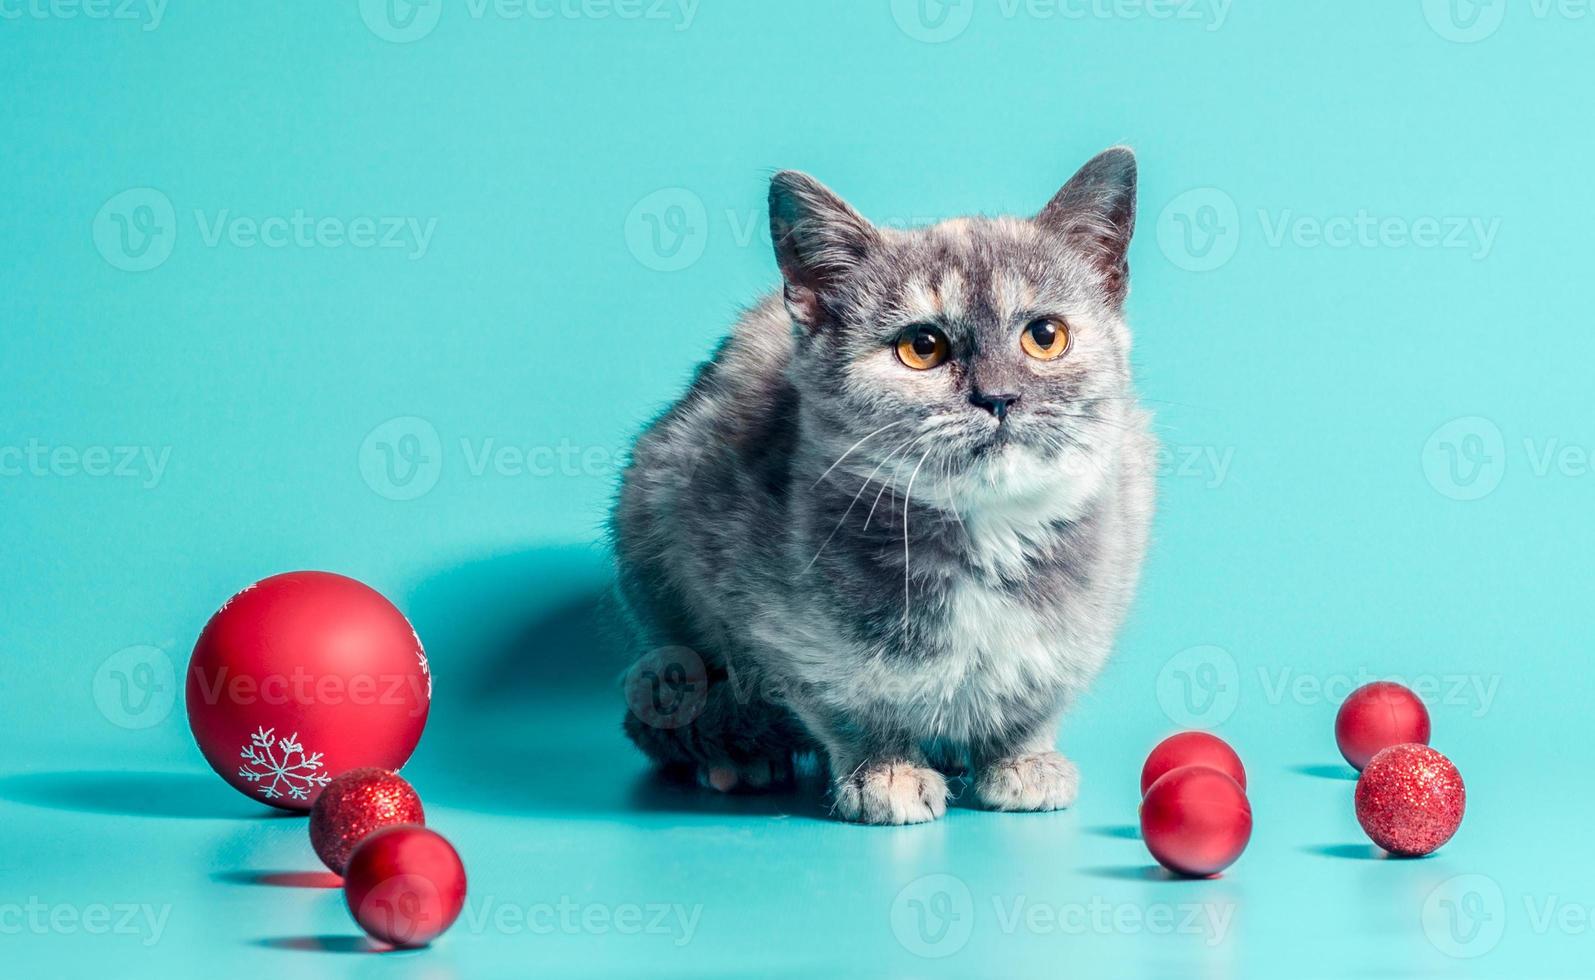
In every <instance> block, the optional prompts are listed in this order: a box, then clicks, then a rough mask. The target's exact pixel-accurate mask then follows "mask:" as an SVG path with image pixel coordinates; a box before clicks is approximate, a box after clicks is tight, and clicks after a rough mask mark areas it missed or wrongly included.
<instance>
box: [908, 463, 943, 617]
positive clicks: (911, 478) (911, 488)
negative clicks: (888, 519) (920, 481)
mask: <svg viewBox="0 0 1595 980" xmlns="http://www.w3.org/2000/svg"><path fill="white" fill-rule="evenodd" d="M935 451H936V444H935V443H931V445H930V448H929V449H926V450H925V453H924V455H922V456H920V457H919V464H918V465H917V466H915V467H914V472H913V474H912V475H911V476H909V478H908V489H907V490H905V491H903V639H904V640H905V641H906V640H907V639H908V606H909V597H908V579H909V576H908V568H909V565H908V508H909V505H910V504H911V503H912V502H913V499H914V480H915V479H916V478H917V477H918V476H919V470H920V467H921V466H924V465H925V460H927V459H929V458H930V454H931V453H933V452H935Z"/></svg>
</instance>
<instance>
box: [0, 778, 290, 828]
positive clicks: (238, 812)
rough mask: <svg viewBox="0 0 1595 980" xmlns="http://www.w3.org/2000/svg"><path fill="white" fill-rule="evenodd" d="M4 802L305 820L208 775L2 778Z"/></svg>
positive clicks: (114, 812)
mask: <svg viewBox="0 0 1595 980" xmlns="http://www.w3.org/2000/svg"><path fill="white" fill-rule="evenodd" d="M0 799H6V800H10V801H11V802H13V803H24V804H27V805H28V806H37V807H46V808H49V809H52V810H71V811H74V812H77V813H103V814H107V815H111V816H119V817H182V818H186V819H198V820H273V819H277V818H280V817H286V818H292V817H296V816H303V814H295V813H290V812H288V811H286V810H277V809H273V808H270V807H264V806H261V805H259V804H256V803H253V802H251V801H250V800H248V799H246V798H244V797H243V796H240V795H239V794H238V793H236V792H235V791H233V790H231V789H229V788H228V787H227V785H226V784H224V783H222V782H221V781H220V780H219V779H217V778H216V777H215V776H214V775H212V774H211V773H208V772H206V773H192V772H132V771H129V772H118V771H110V770H107V771H99V772H96V771H86V770H85V771H62V772H31V773H24V774H21V775H14V776H4V777H0Z"/></svg>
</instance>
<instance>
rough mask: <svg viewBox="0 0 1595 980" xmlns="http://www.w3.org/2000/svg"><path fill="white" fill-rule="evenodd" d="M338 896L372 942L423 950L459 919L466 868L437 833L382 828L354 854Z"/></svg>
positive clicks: (408, 827) (414, 828)
mask: <svg viewBox="0 0 1595 980" xmlns="http://www.w3.org/2000/svg"><path fill="white" fill-rule="evenodd" d="M343 897H344V900H345V901H347V902H348V903H349V912H350V914H352V915H353V916H354V920H355V921H356V922H358V923H359V924H360V928H361V929H364V930H365V931H366V934H367V935H369V936H370V937H371V938H373V939H376V940H378V941H380V942H384V943H387V944H389V945H390V946H425V945H426V944H427V943H429V942H431V941H432V940H434V939H436V938H437V937H439V936H441V935H442V934H443V933H444V932H445V931H447V930H448V928H449V926H451V925H453V924H454V920H455V919H457V918H459V915H460V909H462V908H464V906H465V866H464V865H463V864H461V863H460V856H459V854H458V853H456V852H455V850H454V847H453V845H451V844H450V843H449V842H448V841H446V840H444V839H443V837H442V835H441V834H438V833H437V832H436V831H432V830H428V829H427V828H425V827H417V826H413V825H410V824H401V825H399V826H396V827H384V828H383V829H381V830H379V831H377V832H376V833H374V834H372V835H371V836H369V837H367V838H366V839H365V840H363V841H361V842H360V845H359V846H358V847H356V848H355V849H354V854H353V855H351V856H350V858H349V865H348V867H347V868H346V869H345V870H344V876H343Z"/></svg>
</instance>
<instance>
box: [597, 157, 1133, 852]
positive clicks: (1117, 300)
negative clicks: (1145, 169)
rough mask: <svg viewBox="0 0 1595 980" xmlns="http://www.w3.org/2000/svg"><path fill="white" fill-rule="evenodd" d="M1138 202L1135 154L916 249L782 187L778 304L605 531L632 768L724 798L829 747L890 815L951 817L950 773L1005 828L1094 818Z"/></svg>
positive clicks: (686, 399) (1120, 560)
mask: <svg viewBox="0 0 1595 980" xmlns="http://www.w3.org/2000/svg"><path fill="white" fill-rule="evenodd" d="M1135 186H1136V163H1135V156H1134V154H1132V153H1131V152H1130V151H1129V150H1127V149H1125V148H1122V147H1115V148H1113V149H1109V150H1107V151H1105V152H1103V153H1102V154H1100V155H1099V156H1097V157H1096V158H1094V159H1093V160H1091V161H1090V162H1089V163H1087V164H1086V165H1085V166H1084V167H1083V168H1081V170H1080V172H1079V173H1077V174H1076V175H1075V176H1074V177H1073V178H1072V179H1071V180H1070V181H1069V182H1068V183H1067V184H1066V185H1065V186H1064V187H1063V189H1062V190H1060V191H1059V192H1058V194H1057V195H1056V196H1055V197H1054V198H1053V199H1052V200H1051V202H1050V203H1049V204H1047V206H1046V207H1045V208H1044V209H1042V211H1041V213H1040V214H1039V215H1037V216H1036V217H1034V218H1031V219H1018V218H1006V217H1003V218H962V219H956V220H952V221H945V222H942V223H940V224H936V225H933V226H931V227H927V228H918V229H913V230H906V231H905V230H894V229H888V228H882V227H876V226H874V225H872V224H871V223H869V222H868V221H866V220H865V219H864V218H863V217H861V216H860V215H859V214H858V213H857V212H856V211H854V210H853V208H851V207H850V206H848V204H846V203H845V202H844V201H842V200H841V198H839V197H837V196H836V195H835V194H833V193H832V192H831V191H830V190H828V189H827V188H825V187H824V186H823V185H821V184H820V183H819V182H818V181H816V180H814V179H813V178H811V177H809V176H806V175H804V174H800V173H794V172H790V171H788V172H782V173H778V174H776V175H775V177H774V178H773V180H772V181H771V185H770V230H771V234H772V237H773V239H774V242H775V251H776V257H777V259H778V261H779V264H780V268H781V274H782V278H783V279H784V282H785V288H784V289H783V290H782V291H781V293H780V294H779V295H772V296H770V297H768V298H766V299H765V300H764V301H763V302H761V303H759V304H758V305H757V306H755V307H754V308H752V309H751V310H750V311H748V312H747V314H746V315H745V316H744V317H743V318H742V320H741V322H739V323H738V324H737V326H736V328H735V330H734V331H733V333H732V334H731V336H730V337H729V338H728V339H727V340H726V341H724V342H723V343H722V344H721V346H720V348H719V349H718V351H717V352H716V353H715V355H714V356H713V358H712V359H711V360H710V361H709V362H708V363H706V364H704V365H703V366H702V367H701V368H700V369H699V371H698V374H697V376H696V378H695V379H694V380H693V382H692V385H691V387H690V389H689V390H688V391H687V393H686V395H685V396H683V397H682V399H681V400H680V401H678V402H677V403H676V404H675V405H674V406H673V407H672V408H671V409H670V410H669V411H667V412H665V413H664V415H662V416H661V417H660V418H659V419H657V420H656V421H655V422H654V423H653V424H652V425H651V426H650V427H649V428H648V430H647V431H646V432H645V433H644V434H643V435H642V437H641V438H640V439H639V440H638V442H637V445H636V447H635V449H634V451H633V455H632V460H631V463H630V465H629V466H628V468H627V470H626V473H625V477H624V480H623V484H622V487H621V491H620V497H619V502H618V504H617V506H616V510H615V514H614V522H613V531H614V536H615V553H616V563H617V572H618V581H619V586H620V594H621V597H622V601H623V604H624V607H625V609H626V612H627V614H628V615H627V617H626V618H627V619H628V620H629V622H630V625H631V626H632V628H633V629H634V631H635V634H636V635H635V640H636V643H637V649H638V650H639V651H651V652H648V653H644V654H642V655H641V656H640V657H639V659H638V661H637V663H636V664H635V665H634V666H633V671H632V674H631V678H632V682H633V684H634V685H635V684H642V685H643V689H644V690H645V691H646V692H647V697H648V698H651V699H652V701H651V704H652V707H648V708H645V709H644V710H638V709H637V707H636V705H637V699H636V698H633V711H632V712H631V713H630V714H628V716H627V718H626V722H625V727H626V731H627V733H628V734H629V735H630V736H631V738H632V739H633V740H634V741H635V742H636V743H637V745H638V746H640V747H641V748H642V750H643V751H644V752H646V753H647V754H648V755H649V756H651V757H652V758H653V759H655V760H656V761H658V762H659V763H661V764H664V765H666V766H668V767H672V768H679V769H683V770H692V771H696V772H697V774H698V776H699V778H700V779H701V780H702V781H703V782H705V783H706V784H707V785H709V786H712V787H714V788H716V789H719V790H731V789H739V790H750V789H753V790H756V789H761V788H764V787H767V786H769V785H772V784H774V783H777V782H780V781H783V780H785V779H788V778H790V776H791V773H792V767H793V760H794V757H795V756H796V755H801V754H804V753H810V752H813V753H817V754H818V755H819V756H820V757H822V758H823V759H824V761H825V762H826V764H827V765H828V767H829V772H830V778H831V785H832V791H833V793H834V797H835V805H834V810H835V812H836V813H837V814H839V815H840V816H842V817H844V818H846V819H848V820H856V821H861V822H864V823H872V824H906V823H919V822H923V821H929V820H934V819H936V818H937V817H939V816H941V815H942V814H943V813H944V812H945V810H946V806H947V799H948V791H947V781H946V777H945V776H944V775H943V771H953V770H962V769H967V771H968V772H969V774H970V776H971V777H972V785H973V788H974V790H975V793H976V795H977V797H978V798H979V801H980V802H981V803H982V804H984V805H985V806H988V807H991V808H995V809H1000V810H1052V809H1058V808H1061V807H1066V806H1068V805H1070V804H1071V803H1072V802H1073V801H1074V799H1075V795H1076V791H1077V787H1078V782H1079V777H1078V774H1077V771H1076V769H1075V767H1074V765H1073V764H1072V763H1071V762H1069V760H1068V759H1066V758H1065V757H1064V756H1063V755H1061V754H1060V753H1059V752H1057V751H1056V749H1055V746H1054V739H1055V737H1056V732H1057V728H1058V723H1059V719H1060V716H1061V715H1062V712H1063V711H1064V709H1065V707H1066V706H1067V705H1068V704H1069V702H1070V701H1071V700H1072V699H1073V697H1074V696H1075V695H1076V694H1077V693H1078V692H1080V691H1081V690H1082V689H1083V688H1084V687H1085V686H1086V685H1087V683H1088V682H1089V681H1090V680H1091V679H1092V677H1093V676H1094V675H1095V674H1096V673H1097V672H1098V671H1099V670H1100V669H1101V667H1102V665H1103V663H1104V662H1105V661H1106V660H1107V658H1108V655H1109V653H1110V652H1111V649H1112V645H1113V640H1114V634H1115V633H1116V632H1117V630H1118V627H1119V625H1120V623H1121V622H1122V620H1123V618H1124V615H1125V612H1126V608H1127V607H1128V605H1129V603H1130V599H1131V595H1132V593H1133V592H1134V589H1135V584H1136V580H1137V578H1138V576H1139V572H1140V567H1141V562H1142V557H1143V554H1144V552H1145V548H1146V539H1147V532H1148V526H1149V524H1150V522H1151V517H1152V508H1153V496H1154V477H1155V474H1154V459H1155V454H1156V444H1155V441H1154V439H1153V437H1152V435H1151V432H1150V419H1149V416H1148V415H1147V413H1146V412H1145V411H1143V410H1142V409H1141V408H1140V406H1139V405H1138V403H1137V400H1136V397H1135V394H1134V392H1133V390H1132V387H1131V377H1130V331H1129V328H1128V326H1127V325H1126V323H1125V319H1124V312H1123V307H1124V299H1125V295H1126V293H1127V291H1128V288H1129V268H1128V264H1127V260H1126V251H1127V249H1128V247H1129V243H1130V236H1131V234H1132V231H1133V229H1134V225H1135Z"/></svg>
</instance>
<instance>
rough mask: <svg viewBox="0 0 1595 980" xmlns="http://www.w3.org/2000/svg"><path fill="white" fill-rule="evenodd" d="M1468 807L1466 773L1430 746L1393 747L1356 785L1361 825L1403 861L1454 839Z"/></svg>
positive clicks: (1377, 842)
mask: <svg viewBox="0 0 1595 980" xmlns="http://www.w3.org/2000/svg"><path fill="white" fill-rule="evenodd" d="M1466 804H1467V792H1466V791H1465V790H1464V789H1463V787H1462V774H1461V773H1459V772H1457V767H1456V766H1454V765H1452V764H1451V760H1450V759H1447V758H1446V757H1445V756H1443V755H1441V754H1440V753H1438V752H1436V751H1435V750H1434V749H1431V748H1429V747H1428V746H1427V745H1417V744H1410V745H1392V746H1391V747H1390V748H1388V749H1385V750H1384V751H1382V752H1380V753H1379V754H1378V755H1376V756H1374V757H1373V759H1371V760H1370V761H1369V762H1368V765H1367V767H1366V768H1364V769H1363V771H1362V776H1361V777H1360V778H1359V779H1358V780H1357V822H1358V823H1360V824H1362V829H1363V830H1365V831H1367V833H1368V836H1369V837H1370V838H1372V839H1373V842H1374V843H1375V844H1378V845H1379V846H1380V847H1382V848H1384V849H1385V850H1387V851H1389V852H1390V853H1392V854H1400V855H1402V856H1404V857H1418V856H1420V855H1423V854H1428V853H1430V852H1431V851H1433V850H1435V849H1437V848H1438V847H1439V846H1440V845H1441V844H1444V843H1445V842H1446V841H1448V840H1450V839H1451V835H1452V834H1454V833H1456V832H1457V827H1458V826H1460V825H1461V824H1462V811H1463V809H1464V808H1465V807H1466Z"/></svg>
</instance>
